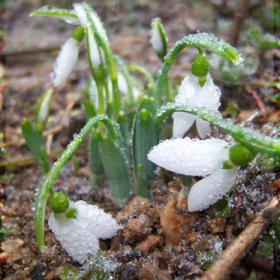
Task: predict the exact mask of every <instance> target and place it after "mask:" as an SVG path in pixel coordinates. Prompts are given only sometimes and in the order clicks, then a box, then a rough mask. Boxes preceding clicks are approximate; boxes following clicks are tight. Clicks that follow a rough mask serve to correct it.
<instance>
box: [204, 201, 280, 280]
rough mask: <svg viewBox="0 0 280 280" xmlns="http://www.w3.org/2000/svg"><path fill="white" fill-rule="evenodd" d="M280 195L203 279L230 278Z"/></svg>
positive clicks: (257, 216) (261, 228) (261, 230)
mask: <svg viewBox="0 0 280 280" xmlns="http://www.w3.org/2000/svg"><path fill="white" fill-rule="evenodd" d="M279 198H280V197H273V198H272V199H271V200H270V202H269V203H268V204H267V206H266V207H265V208H264V209H263V210H262V211H261V212H260V213H258V214H257V215H256V217H255V219H254V220H253V221H252V222H251V223H250V224H249V226H248V227H247V228H246V229H245V230H243V232H242V233H241V234H240V235H239V236H237V238H236V239H235V240H234V241H233V242H232V243H231V244H230V245H229V246H228V247H227V248H226V250H225V251H224V252H223V254H222V255H221V256H220V257H219V258H218V259H217V260H216V261H215V262H214V263H213V264H212V265H211V267H210V268H209V269H208V270H207V271H206V272H205V274H204V275H203V277H202V278H201V279H202V280H222V279H228V278H227V277H228V274H229V273H230V271H231V268H232V267H233V266H234V264H235V263H237V262H238V261H240V260H241V259H242V257H243V256H244V255H245V254H246V252H247V251H248V250H249V249H250V247H251V246H252V244H254V243H255V242H256V241H257V240H258V238H259V236H260V234H261V233H262V232H263V231H264V230H265V228H266V227H267V213H268V212H269V211H270V210H271V209H275V207H276V206H277V205H279Z"/></svg>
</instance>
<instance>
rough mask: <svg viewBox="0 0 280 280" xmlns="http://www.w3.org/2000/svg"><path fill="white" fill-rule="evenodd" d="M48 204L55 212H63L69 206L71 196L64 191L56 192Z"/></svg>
mask: <svg viewBox="0 0 280 280" xmlns="http://www.w3.org/2000/svg"><path fill="white" fill-rule="evenodd" d="M48 205H49V206H50V208H51V209H52V211H53V212H54V213H57V214H59V213H63V212H65V211H66V210H67V209H68V207H69V198H68V196H67V195H66V194H64V193H62V192H54V193H52V194H51V196H50V197H49V199H48Z"/></svg>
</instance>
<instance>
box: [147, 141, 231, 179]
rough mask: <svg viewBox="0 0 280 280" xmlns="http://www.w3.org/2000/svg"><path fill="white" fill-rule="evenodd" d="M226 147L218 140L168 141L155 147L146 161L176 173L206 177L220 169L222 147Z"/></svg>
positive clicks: (222, 155) (222, 153) (222, 156)
mask: <svg viewBox="0 0 280 280" xmlns="http://www.w3.org/2000/svg"><path fill="white" fill-rule="evenodd" d="M227 145H228V143H227V142H226V141H224V140H219V139H207V140H198V139H190V138H188V137H186V138H176V139H170V140H166V141H163V142H161V143H160V144H159V145H157V146H155V147H154V148H153V149H152V150H151V151H150V152H149V154H148V159H149V160H150V161H152V162H154V163H155V164H157V165H159V166H161V167H163V168H165V169H167V170H170V171H173V172H176V173H180V174H184V175H192V176H206V175H208V174H211V173H212V172H213V171H214V170H216V169H217V168H222V166H223V159H224V150H225V149H224V147H225V146H227Z"/></svg>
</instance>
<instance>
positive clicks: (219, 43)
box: [154, 33, 243, 105]
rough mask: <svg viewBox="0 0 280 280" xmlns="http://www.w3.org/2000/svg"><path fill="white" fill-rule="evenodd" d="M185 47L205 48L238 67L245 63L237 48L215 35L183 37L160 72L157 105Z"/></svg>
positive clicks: (168, 55)
mask: <svg viewBox="0 0 280 280" xmlns="http://www.w3.org/2000/svg"><path fill="white" fill-rule="evenodd" d="M185 47H196V48H198V49H201V48H205V49H207V50H209V51H211V52H213V53H216V54H218V55H220V56H222V57H224V58H226V59H228V60H229V61H231V62H232V63H233V64H234V65H238V64H240V63H241V62H242V61H243V59H242V57H241V56H240V54H239V53H238V52H237V50H236V49H235V48H233V47H232V46H230V45H229V44H227V43H226V42H225V41H224V40H221V39H218V38H217V37H215V36H214V35H213V34H210V33H197V34H191V35H188V36H185V37H183V38H182V39H181V40H179V41H177V42H176V43H175V45H174V46H173V47H172V49H171V50H170V51H169V52H168V54H167V55H166V56H165V61H164V63H163V64H162V66H161V69H160V71H159V73H160V74H159V77H158V80H157V84H156V88H155V92H154V98H155V102H156V104H157V105H159V104H160V101H161V94H162V92H163V87H164V85H165V81H166V77H167V74H168V72H169V69H170V67H171V65H172V63H173V62H174V60H175V58H176V57H177V56H178V54H179V53H180V52H181V51H182V50H183V49H184V48H185Z"/></svg>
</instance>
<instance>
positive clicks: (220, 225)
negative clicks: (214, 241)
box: [210, 217, 226, 233]
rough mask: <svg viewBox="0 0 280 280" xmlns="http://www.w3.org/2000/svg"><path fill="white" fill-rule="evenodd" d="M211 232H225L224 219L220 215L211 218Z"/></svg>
mask: <svg viewBox="0 0 280 280" xmlns="http://www.w3.org/2000/svg"><path fill="white" fill-rule="evenodd" d="M210 228H211V233H218V232H225V230H226V221H225V220H224V219H222V218H220V217H215V218H213V219H211V222H210Z"/></svg>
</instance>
